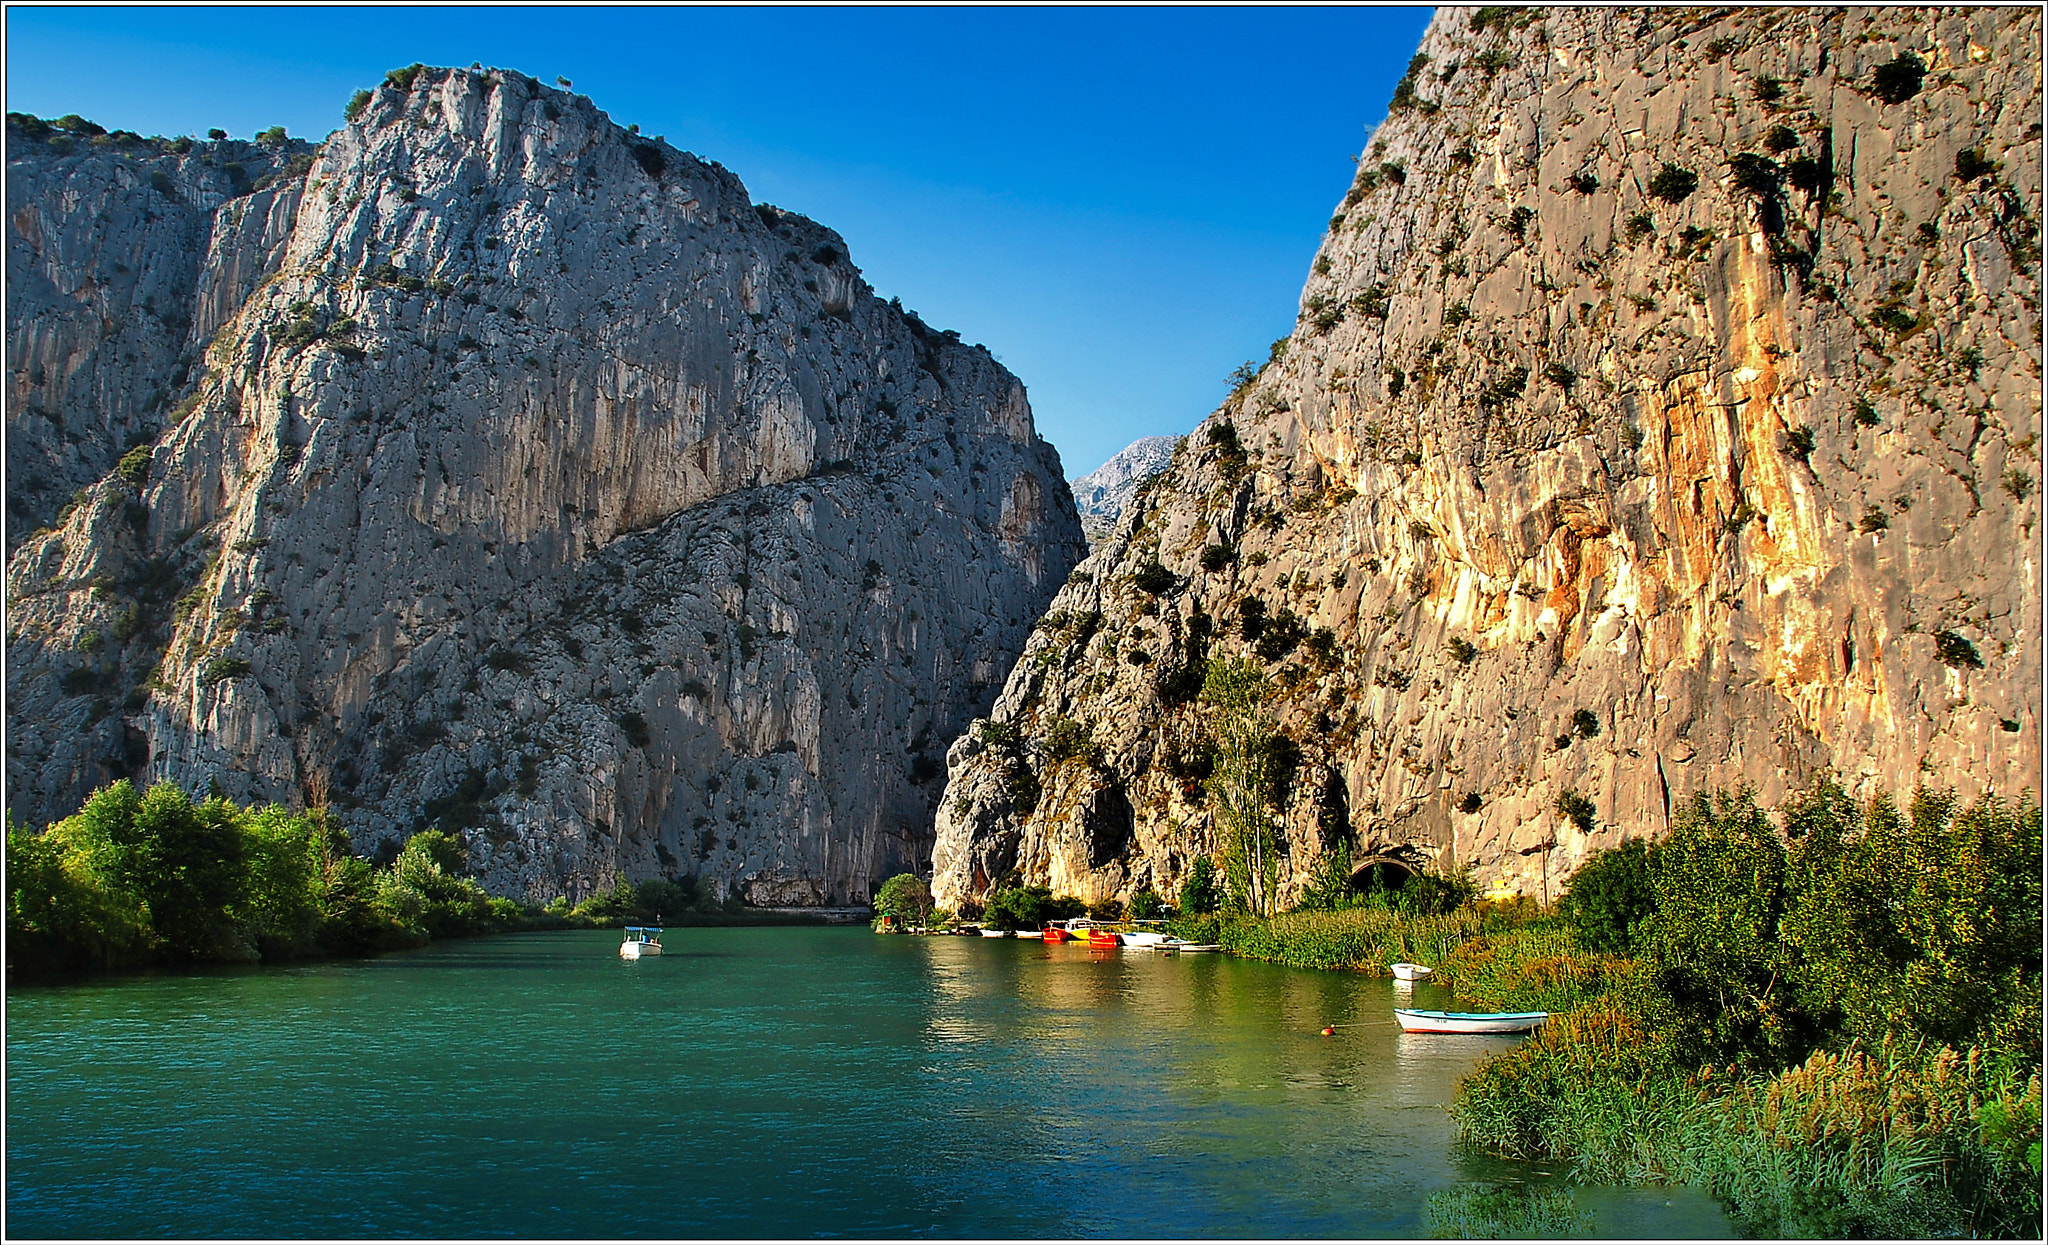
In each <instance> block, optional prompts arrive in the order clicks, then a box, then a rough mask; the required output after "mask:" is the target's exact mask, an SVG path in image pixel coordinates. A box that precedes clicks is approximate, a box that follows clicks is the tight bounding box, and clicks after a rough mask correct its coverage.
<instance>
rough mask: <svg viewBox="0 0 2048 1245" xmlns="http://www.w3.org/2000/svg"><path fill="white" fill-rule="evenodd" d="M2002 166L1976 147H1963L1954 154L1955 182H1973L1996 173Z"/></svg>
mask: <svg viewBox="0 0 2048 1245" xmlns="http://www.w3.org/2000/svg"><path fill="white" fill-rule="evenodd" d="M2001 167H2003V166H2002V165H2000V164H1999V163H1998V161H1996V160H1993V159H1992V158H1991V157H1989V156H1987V155H1985V154H1984V152H1983V151H1982V150H1981V149H1979V148H1976V147H1965V148H1964V149H1963V150H1961V151H1959V152H1957V153H1956V180H1957V181H1959V182H1974V181H1978V180H1981V179H1983V178H1986V177H1989V176H1991V175H1992V174H1993V173H1996V172H1997V171H1998V170H1999V169H2000V168H2001Z"/></svg>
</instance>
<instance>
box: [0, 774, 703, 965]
mask: <svg viewBox="0 0 2048 1245" xmlns="http://www.w3.org/2000/svg"><path fill="white" fill-rule="evenodd" d="M463 855H464V853H463V848H462V844H461V842H460V841H459V840H457V839H455V838H454V837H452V836H450V835H447V834H445V833H443V832H441V831H439V830H431V829H430V830H423V831H420V832H419V833H417V834H415V835H413V836H412V837H411V838H410V839H408V840H406V843H405V846H404V848H403V849H401V850H400V851H399V853H398V856H397V859H395V860H393V861H392V862H391V864H390V865H388V866H386V867H383V868H378V867H377V866H375V865H373V864H371V863H370V862H369V861H367V860H364V859H362V858H361V857H359V856H357V855H355V854H354V853H353V852H352V851H351V850H350V847H349V838H348V834H347V833H346V832H345V831H344V830H343V829H342V828H341V826H340V824H339V823H338V822H336V821H335V820H334V818H333V817H332V816H330V815H329V814H328V812H327V811H326V810H325V809H317V808H316V809H309V810H307V811H305V812H303V813H294V812H291V811H290V810H288V809H285V808H281V807H279V806H277V805H275V804H272V805H266V806H262V807H251V808H238V807H236V806H235V805H234V804H232V803H230V802H229V801H227V800H224V799H219V798H215V799H210V800H204V801H199V802H194V801H193V800H192V799H191V797H190V796H188V795H186V794H185V793H184V792H183V791H181V790H179V789H178V787H177V786H175V785H174V784H172V783H168V782H162V783H158V784H156V785H155V786H153V787H151V788H150V789H149V790H148V791H147V792H138V791H137V790H136V789H135V786H134V784H133V783H131V782H129V781H127V780H126V779H123V780H121V781H120V782H116V783H114V784H112V785H111V786H108V787H104V788H102V789H101V790H99V791H97V792H94V793H93V795H92V797H91V798H90V799H88V800H87V801H86V802H85V805H84V807H82V808H80V809H79V811H78V812H76V813H74V814H73V815H71V816H70V817H67V818H65V819H64V820H63V821H60V822H57V823H56V824H54V825H52V826H50V827H49V828H48V829H47V830H46V831H44V832H43V833H41V834H37V833H34V832H32V831H30V830H28V829H27V828H26V827H23V826H21V825H18V824H15V823H14V822H12V821H10V822H9V824H8V827H7V955H8V965H7V967H8V969H9V971H10V972H12V971H25V972H30V973H48V972H64V971H76V970H81V969H107V968H133V967H139V966H142V965H146V964H166V963H167V964H178V963H209V962H238V961H241V962H246V961H254V960H286V959H294V958H300V957H305V956H320V955H374V954H376V953H378V952H380V951H388V950H392V949H395V948H399V947H411V946H418V945H420V944H422V943H425V942H427V941H428V940H429V939H432V938H447V937H460V936H463V935H467V934H480V933H494V932H501V931H509V930H516V929H531V928H563V927H567V926H576V925H606V924H613V923H616V922H617V921H619V920H621V919H624V920H651V919H654V917H655V914H656V913H657V912H660V911H663V910H666V911H667V912H668V913H669V914H670V915H672V916H679V915H681V914H682V913H683V912H684V910H685V909H688V908H691V907H692V906H693V905H696V902H697V897H696V895H695V892H694V890H693V888H692V887H690V886H689V885H687V884H686V883H676V882H669V881H664V880H661V879H652V880H649V881H645V882H641V883H640V884H639V885H638V886H634V885H630V884H628V883H626V882H625V881H623V880H621V881H620V883H619V884H618V886H617V887H616V888H614V889H613V890H610V891H601V892H599V893H598V894H596V895H593V896H591V897H590V898H589V899H586V900H585V901H584V902H583V903H582V904H580V905H577V906H576V907H574V908H571V907H570V906H569V904H568V902H567V901H566V900H563V901H561V902H560V903H559V904H558V905H555V906H550V907H549V908H547V909H535V908H529V907H525V906H523V905H521V904H518V903H515V902H513V901H512V900H509V899H501V898H495V897H493V896H490V895H487V894H485V893H484V891H483V889H482V888H481V887H479V886H478V885H477V884H476V883H475V882H474V881H472V880H471V879H469V878H467V877H464V876H462V875H461V870H462V866H463Z"/></svg>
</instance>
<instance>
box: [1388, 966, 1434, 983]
mask: <svg viewBox="0 0 2048 1245" xmlns="http://www.w3.org/2000/svg"><path fill="white" fill-rule="evenodd" d="M1393 969H1394V980H1395V981H1421V980H1422V979H1423V978H1424V977H1427V976H1429V970H1428V969H1427V968H1424V967H1423V966H1422V965H1420V964H1396V965H1394V966H1393Z"/></svg>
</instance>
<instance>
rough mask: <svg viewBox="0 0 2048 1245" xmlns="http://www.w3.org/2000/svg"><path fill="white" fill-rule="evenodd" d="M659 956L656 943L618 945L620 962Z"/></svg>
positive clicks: (659, 947) (658, 946)
mask: <svg viewBox="0 0 2048 1245" xmlns="http://www.w3.org/2000/svg"><path fill="white" fill-rule="evenodd" d="M660 954H661V944H660V943H658V942H622V943H620V944H619V958H620V959H622V960H643V959H646V958H647V957H649V956H655V955H660Z"/></svg>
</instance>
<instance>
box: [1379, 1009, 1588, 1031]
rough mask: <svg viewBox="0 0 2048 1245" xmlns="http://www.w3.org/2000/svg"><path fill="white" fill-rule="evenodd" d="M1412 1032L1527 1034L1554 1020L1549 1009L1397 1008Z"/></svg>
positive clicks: (1396, 1016)
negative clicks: (1475, 1010) (1496, 1010)
mask: <svg viewBox="0 0 2048 1245" xmlns="http://www.w3.org/2000/svg"><path fill="white" fill-rule="evenodd" d="M1394 1019H1396V1020H1398V1021H1400V1022H1401V1028H1402V1029H1404V1030H1406V1031H1407V1032H1409V1033H1527V1032H1528V1031H1529V1030H1531V1029H1534V1028H1535V1027H1536V1026H1538V1025H1540V1024H1542V1023H1543V1022H1544V1021H1546V1020H1548V1019H1550V1013H1549V1012H1427V1011H1417V1010H1415V1009H1414V1008H1409V1007H1397V1008H1395V1009H1394Z"/></svg>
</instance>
